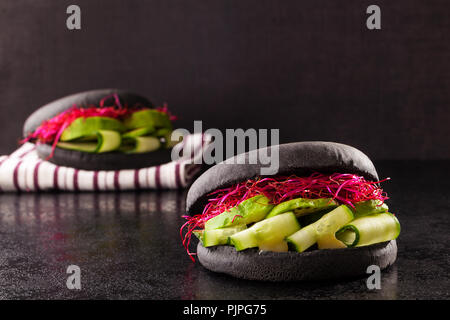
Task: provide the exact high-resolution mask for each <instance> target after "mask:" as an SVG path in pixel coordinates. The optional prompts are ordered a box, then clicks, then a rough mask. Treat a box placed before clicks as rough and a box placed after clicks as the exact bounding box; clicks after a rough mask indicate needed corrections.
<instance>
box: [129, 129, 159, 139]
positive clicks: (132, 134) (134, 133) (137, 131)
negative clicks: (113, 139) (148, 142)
mask: <svg viewBox="0 0 450 320" xmlns="http://www.w3.org/2000/svg"><path fill="white" fill-rule="evenodd" d="M153 132H155V127H152V126H149V127H144V128H137V129H134V130H131V131H127V132H125V133H124V134H123V135H122V138H136V137H141V136H147V135H149V134H151V133H153Z"/></svg>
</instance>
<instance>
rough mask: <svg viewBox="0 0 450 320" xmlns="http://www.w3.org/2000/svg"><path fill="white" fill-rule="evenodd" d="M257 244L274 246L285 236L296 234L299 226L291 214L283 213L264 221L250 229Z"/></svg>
mask: <svg viewBox="0 0 450 320" xmlns="http://www.w3.org/2000/svg"><path fill="white" fill-rule="evenodd" d="M250 229H252V230H253V232H254V233H255V236H256V239H257V240H258V243H265V244H266V245H268V244H276V243H279V242H280V241H282V240H284V238H286V237H287V236H289V235H291V234H293V233H295V232H297V231H298V230H299V229H300V225H299V223H298V221H297V218H296V217H295V215H294V213H293V212H285V213H282V214H279V215H277V216H275V217H272V218H269V219H264V220H262V221H260V222H257V223H255V224H254V225H253V226H251V227H250Z"/></svg>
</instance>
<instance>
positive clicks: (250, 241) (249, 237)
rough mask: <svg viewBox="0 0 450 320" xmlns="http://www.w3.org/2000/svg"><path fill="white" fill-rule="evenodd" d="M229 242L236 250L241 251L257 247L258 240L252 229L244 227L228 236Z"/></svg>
mask: <svg viewBox="0 0 450 320" xmlns="http://www.w3.org/2000/svg"><path fill="white" fill-rule="evenodd" d="M230 244H232V245H233V246H234V247H235V249H236V250H237V251H241V250H245V249H248V248H254V247H257V246H258V240H257V239H256V236H255V233H254V232H253V230H252V229H246V230H243V231H240V232H238V233H235V234H233V235H232V236H230Z"/></svg>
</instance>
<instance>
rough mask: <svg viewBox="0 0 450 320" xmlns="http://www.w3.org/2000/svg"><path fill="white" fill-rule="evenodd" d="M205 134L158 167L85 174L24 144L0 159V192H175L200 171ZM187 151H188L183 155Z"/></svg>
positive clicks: (186, 143) (181, 145) (192, 138)
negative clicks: (43, 155) (50, 160)
mask: <svg viewBox="0 0 450 320" xmlns="http://www.w3.org/2000/svg"><path fill="white" fill-rule="evenodd" d="M208 142H209V139H208V137H207V136H206V135H203V134H191V135H188V136H186V137H185V138H184V140H183V142H181V143H179V144H177V145H176V146H175V147H174V148H178V150H180V149H181V148H183V155H184V156H183V157H182V158H180V159H179V160H176V161H172V162H169V163H166V164H162V165H159V166H153V167H148V168H141V169H127V170H109V171H87V170H78V169H75V168H69V167H62V166H57V165H55V164H53V163H51V162H48V161H44V160H42V159H40V158H39V157H38V155H37V152H36V148H35V145H34V144H33V143H25V144H23V145H22V146H21V147H20V148H18V149H17V150H16V151H14V152H13V153H12V154H10V155H8V156H1V157H0V192H19V191H29V192H33V191H34V192H36V191H46V190H64V191H108V190H137V189H178V188H183V187H185V186H186V185H188V184H189V183H190V182H191V180H192V178H193V177H194V176H195V175H196V174H197V173H198V172H199V170H201V165H199V164H195V163H201V161H195V160H196V159H197V160H198V159H201V157H202V156H203V150H204V147H205V145H206V144H207V143H208ZM185 150H189V152H184V151H185Z"/></svg>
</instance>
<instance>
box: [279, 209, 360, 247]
mask: <svg viewBox="0 0 450 320" xmlns="http://www.w3.org/2000/svg"><path fill="white" fill-rule="evenodd" d="M353 218H354V215H353V212H352V210H350V209H349V208H348V207H347V206H345V205H341V206H339V207H337V208H336V209H334V210H332V211H330V212H328V213H327V214H325V215H324V216H323V217H322V218H320V219H319V220H317V221H316V222H314V223H312V224H310V225H308V226H306V227H304V228H302V229H300V230H299V231H297V232H296V233H294V234H292V235H290V236H289V237H287V239H286V240H287V241H288V243H289V244H290V246H291V247H292V248H293V249H294V250H296V251H298V252H303V251H305V250H306V249H308V248H309V247H311V246H312V245H314V244H315V243H316V242H317V241H318V240H319V239H320V238H322V237H327V236H328V235H330V234H334V233H335V232H336V231H337V230H338V229H339V228H341V227H342V226H344V225H345V224H347V223H349V222H350V221H352V220H353Z"/></svg>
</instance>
